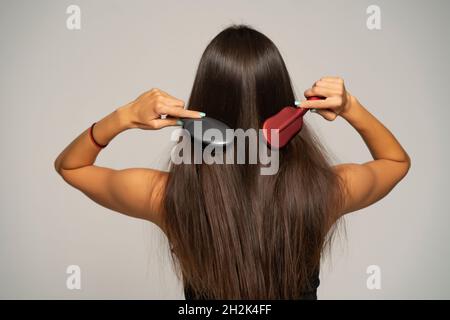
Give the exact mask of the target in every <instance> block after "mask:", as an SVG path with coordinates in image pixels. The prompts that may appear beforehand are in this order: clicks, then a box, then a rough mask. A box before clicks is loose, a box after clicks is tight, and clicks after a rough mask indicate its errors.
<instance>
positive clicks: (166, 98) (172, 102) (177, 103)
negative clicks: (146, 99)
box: [162, 93, 184, 108]
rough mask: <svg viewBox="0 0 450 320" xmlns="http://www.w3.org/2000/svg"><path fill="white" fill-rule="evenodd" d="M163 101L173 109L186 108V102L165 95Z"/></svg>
mask: <svg viewBox="0 0 450 320" xmlns="http://www.w3.org/2000/svg"><path fill="white" fill-rule="evenodd" d="M162 101H163V102H164V103H165V104H167V105H169V106H173V107H178V108H184V101H183V100H180V99H177V98H174V97H172V96H170V95H168V94H166V93H163V97H162Z"/></svg>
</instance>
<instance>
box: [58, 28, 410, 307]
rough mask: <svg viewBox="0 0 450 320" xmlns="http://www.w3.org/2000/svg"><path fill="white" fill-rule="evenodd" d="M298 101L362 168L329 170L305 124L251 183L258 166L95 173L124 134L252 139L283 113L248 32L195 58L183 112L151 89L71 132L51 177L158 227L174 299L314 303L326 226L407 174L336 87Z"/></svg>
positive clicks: (268, 69)
mask: <svg viewBox="0 0 450 320" xmlns="http://www.w3.org/2000/svg"><path fill="white" fill-rule="evenodd" d="M304 95H305V97H311V96H320V97H323V98H324V99H322V100H305V101H302V102H301V103H300V107H302V108H310V109H311V111H316V112H317V114H319V115H321V116H322V117H323V118H324V119H326V120H328V121H333V120H334V119H336V117H338V116H340V117H342V118H344V119H345V120H346V121H347V122H348V123H349V124H350V125H351V126H353V127H354V128H355V129H356V131H357V132H358V133H359V134H360V135H361V137H362V138H363V140H364V142H365V143H366V145H367V147H368V148H369V150H370V152H371V154H372V157H373V160H372V161H369V162H367V163H362V164H357V163H345V164H339V165H335V166H332V165H331V164H330V163H329V160H328V159H327V157H326V154H325V153H324V151H323V148H322V147H321V145H320V142H319V141H318V140H317V139H316V138H314V136H313V134H312V133H311V131H310V128H309V125H308V124H307V123H305V124H304V126H303V128H302V130H301V131H300V133H299V134H297V135H296V136H295V137H294V138H293V139H292V140H291V141H290V142H289V143H288V144H287V145H286V146H285V147H284V148H282V149H280V151H279V170H278V172H277V173H276V174H274V175H261V174H260V171H259V170H258V169H259V168H260V167H261V165H262V164H260V163H256V164H249V163H247V164H231V165H230V164H222V165H221V164H212V165H208V164H205V163H201V164H186V163H181V164H177V165H175V164H172V166H171V168H170V171H169V172H162V171H158V170H152V169H144V168H132V169H125V170H113V169H109V168H103V167H99V166H95V165H94V162H95V159H96V157H97V155H98V153H99V152H100V150H101V149H102V148H103V147H105V146H106V145H107V144H108V143H109V142H110V141H111V140H112V139H113V138H114V137H115V136H116V135H117V134H119V133H121V132H123V131H125V130H127V129H131V128H140V129H146V130H147V129H149V130H156V129H160V128H162V127H166V126H174V125H179V124H180V123H181V119H183V118H201V117H203V116H204V115H205V113H206V114H207V115H208V116H209V117H212V118H216V119H218V120H221V121H223V122H225V123H226V124H228V125H229V126H230V127H231V128H234V129H236V128H242V129H244V130H246V129H255V130H257V129H259V128H261V127H262V123H263V122H264V120H265V119H267V118H268V117H270V116H272V115H274V114H275V113H277V112H278V111H279V110H280V109H281V108H283V107H284V106H287V105H293V103H294V101H295V96H294V92H293V89H292V85H291V81H290V78H289V74H288V71H287V69H286V66H285V64H284V62H283V59H282V57H281V55H280V53H279V51H278V49H277V48H276V46H275V45H274V44H273V43H272V41H271V40H269V39H268V38H267V37H266V36H264V35H263V34H261V33H260V32H258V31H255V30H254V29H252V28H250V27H248V26H244V25H238V26H236V25H233V26H231V27H229V28H227V29H225V30H224V31H222V32H221V33H220V34H219V35H217V36H216V37H215V38H214V39H213V40H212V41H211V43H210V44H209V45H208V47H207V48H206V50H205V52H204V53H203V56H202V58H201V61H200V64H199V67H198V71H197V75H196V78H195V81H194V85H193V88H192V92H191V96H190V99H189V102H188V108H187V109H189V110H187V109H185V108H184V106H185V103H184V102H183V101H181V100H180V99H177V98H175V97H173V96H171V95H169V94H168V93H166V92H164V91H162V90H158V89H152V90H150V91H148V92H146V93H144V94H142V95H141V96H139V97H138V98H137V99H136V100H134V101H132V102H130V103H128V104H126V105H124V106H122V107H119V108H117V109H116V110H115V111H113V112H112V113H111V114H109V115H107V116H106V117H104V118H103V119H101V120H100V121H98V122H96V123H94V124H95V126H94V125H93V126H91V127H90V128H89V129H87V130H85V131H84V132H83V133H81V135H80V136H78V137H77V138H76V139H75V140H74V141H73V142H72V143H71V144H70V145H69V146H68V147H67V148H66V149H65V150H64V151H63V152H62V153H61V154H60V155H59V156H58V158H57V159H56V161H55V168H56V170H57V171H58V173H59V174H60V175H61V176H62V177H63V178H64V180H65V181H66V182H67V183H69V184H70V185H72V186H73V187H75V188H77V189H79V190H81V191H82V192H84V193H85V194H86V195H87V196H88V197H90V198H91V199H92V200H94V201H95V202H97V203H99V204H101V205H103V206H105V207H107V208H110V209H112V210H115V211H117V212H120V213H123V214H126V215H129V216H132V217H136V218H141V219H145V220H148V221H151V222H153V223H155V224H156V225H158V226H159V227H160V228H161V229H162V230H163V231H164V232H165V234H166V235H167V237H168V240H169V242H170V245H171V248H172V254H173V258H174V262H176V265H177V266H178V267H179V271H180V274H181V276H182V279H183V282H184V285H185V294H186V298H193V299H201V298H209V299H316V297H317V296H316V289H317V286H318V285H319V266H320V257H321V254H322V252H323V251H324V249H325V248H326V247H327V244H329V242H330V240H331V238H332V235H333V230H334V229H335V226H336V222H337V221H338V220H339V218H341V217H342V216H343V215H344V214H346V213H350V212H353V211H357V210H359V209H362V208H365V207H367V206H369V205H371V204H373V203H375V202H377V201H378V200H380V199H382V198H383V197H384V196H386V195H387V194H388V193H389V192H390V191H391V190H392V189H393V188H394V186H395V185H396V184H397V183H398V182H399V181H400V180H401V179H402V178H403V177H404V176H405V175H406V174H407V172H408V170H409V167H410V159H409V157H408V154H407V153H406V152H405V150H404V149H403V148H402V146H401V145H400V144H399V142H398V141H397V140H396V139H395V137H394V136H393V135H392V133H391V132H390V131H389V130H388V129H387V128H386V127H384V126H383V124H382V123H381V122H379V121H378V120H377V119H376V118H375V117H374V116H373V115H372V114H371V113H369V111H367V110H366V109H365V108H364V107H363V106H362V105H361V104H360V103H359V102H358V100H357V99H356V98H355V97H354V96H352V95H351V94H350V93H349V92H348V91H346V89H345V86H344V81H343V80H342V79H341V78H338V77H323V78H321V79H320V80H318V81H317V82H315V83H314V85H313V86H312V87H311V88H309V89H307V90H306V91H305V92H304ZM161 115H167V117H166V118H164V119H162V118H161ZM247 147H248V146H247Z"/></svg>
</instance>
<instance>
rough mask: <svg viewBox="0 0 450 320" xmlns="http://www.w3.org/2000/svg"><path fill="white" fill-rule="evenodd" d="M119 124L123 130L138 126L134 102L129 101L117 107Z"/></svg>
mask: <svg viewBox="0 0 450 320" xmlns="http://www.w3.org/2000/svg"><path fill="white" fill-rule="evenodd" d="M116 114H117V118H118V121H119V126H120V127H121V128H122V130H127V129H132V128H136V125H135V123H136V122H135V121H134V119H135V113H134V108H133V105H132V103H128V104H126V105H124V106H122V107H119V108H117V109H116Z"/></svg>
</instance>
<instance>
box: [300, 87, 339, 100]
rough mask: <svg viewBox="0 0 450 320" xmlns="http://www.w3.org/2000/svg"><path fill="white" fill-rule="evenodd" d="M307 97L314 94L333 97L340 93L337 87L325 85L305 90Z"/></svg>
mask: <svg viewBox="0 0 450 320" xmlns="http://www.w3.org/2000/svg"><path fill="white" fill-rule="evenodd" d="M304 95H305V97H307V98H309V97H313V96H321V97H325V98H328V97H332V96H336V95H339V91H337V90H335V89H330V88H324V87H313V88H310V89H308V90H306V91H305V92H304Z"/></svg>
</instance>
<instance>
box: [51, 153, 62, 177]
mask: <svg viewBox="0 0 450 320" xmlns="http://www.w3.org/2000/svg"><path fill="white" fill-rule="evenodd" d="M53 166H54V168H55V170H56V172H58V174H59V175H60V176H62V170H63V169H62V168H61V160H60V159H59V157H58V158H56V160H55V162H54V163H53Z"/></svg>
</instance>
